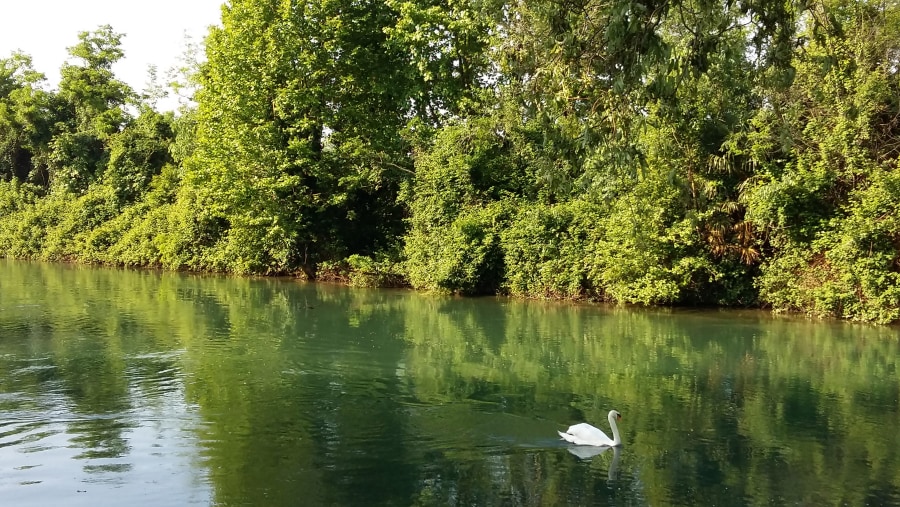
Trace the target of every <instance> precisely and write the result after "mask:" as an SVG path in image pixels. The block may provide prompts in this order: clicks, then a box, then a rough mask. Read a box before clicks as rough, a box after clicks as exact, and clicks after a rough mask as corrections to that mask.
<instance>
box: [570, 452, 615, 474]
mask: <svg viewBox="0 0 900 507" xmlns="http://www.w3.org/2000/svg"><path fill="white" fill-rule="evenodd" d="M610 449H612V451H613V457H612V461H611V462H610V464H609V470H608V471H607V474H606V477H607V479H609V480H611V481H614V480H616V478H617V476H618V472H619V456H620V455H621V453H622V449H621V448H619V447H595V446H593V445H573V446H571V447H569V452H570V453H571V454H572V455H574V456H577V457H578V458H580V459H583V460H590V459H593V458H594V457H595V456H599V455H601V454H603V453H604V452H606V451H608V450H610Z"/></svg>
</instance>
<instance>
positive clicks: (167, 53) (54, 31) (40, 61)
mask: <svg viewBox="0 0 900 507" xmlns="http://www.w3.org/2000/svg"><path fill="white" fill-rule="evenodd" d="M222 1H223V0H153V1H152V2H136V1H134V0H0V58H7V57H9V55H10V54H11V53H12V52H13V51H15V50H21V51H22V52H24V53H26V54H29V55H31V57H32V59H33V64H34V68H35V70H37V71H39V72H43V73H44V74H45V75H46V76H47V80H48V83H49V85H50V87H51V88H56V86H57V84H58V83H59V68H60V66H61V65H62V64H63V62H64V61H65V60H66V59H67V58H68V57H69V54H68V51H67V48H69V47H71V46H74V45H75V44H77V43H78V33H79V32H83V31H92V30H95V29H96V28H97V27H99V26H101V25H111V26H112V28H113V31H115V32H117V33H124V34H125V37H123V38H122V50H123V51H124V53H125V58H124V59H123V60H121V61H120V62H119V63H118V64H117V65H116V66H114V67H113V71H114V72H115V74H116V77H118V78H119V79H121V80H122V81H125V82H126V83H128V84H129V85H131V87H132V88H134V89H135V91H138V92H140V91H143V90H144V89H145V88H146V84H147V69H148V67H149V66H150V65H151V64H153V65H156V66H157V68H158V70H159V72H158V73H159V75H160V77H165V75H166V72H167V71H168V70H169V69H170V68H172V67H175V66H177V65H178V59H179V57H180V56H181V55H182V54H184V49H185V44H186V39H185V35H186V34H187V35H188V36H190V37H191V38H192V39H193V41H194V42H201V41H202V40H203V38H204V36H205V35H206V32H207V28H208V27H209V26H210V25H217V24H219V19H220V15H221V10H220V6H221V5H222Z"/></svg>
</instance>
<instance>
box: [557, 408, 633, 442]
mask: <svg viewBox="0 0 900 507" xmlns="http://www.w3.org/2000/svg"><path fill="white" fill-rule="evenodd" d="M621 418H622V414H620V413H618V412H616V411H615V410H610V411H609V416H608V417H607V419H609V426H610V428H612V434H613V437H612V438H609V437H608V436H606V433H603V431H602V430H600V429H599V428H595V427H593V426H591V425H590V424H588V423H581V424H576V425H574V426H569V429H568V430H566V432H565V433H563V432H562V431H557V433H559V436H561V437H562V438H563V440H565V441H566V442H572V443H573V444H575V445H594V446H598V447H617V446H620V445H622V438H621V437H619V427H618V426H616V421H617V420H618V419H621Z"/></svg>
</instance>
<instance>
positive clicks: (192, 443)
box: [0, 260, 900, 507]
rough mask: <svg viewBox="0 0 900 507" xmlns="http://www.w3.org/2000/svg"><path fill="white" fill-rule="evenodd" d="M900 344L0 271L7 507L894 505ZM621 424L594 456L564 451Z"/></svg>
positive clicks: (112, 274) (356, 296)
mask: <svg viewBox="0 0 900 507" xmlns="http://www.w3.org/2000/svg"><path fill="white" fill-rule="evenodd" d="M898 362H900V331H898V330H897V329H896V328H876V327H864V326H856V325H850V324H840V323H821V322H818V323H817V322H807V321H804V320H802V319H789V318H772V317H770V316H768V315H767V314H764V313H757V312H718V311H675V312H672V311H662V310H655V311H635V310H626V309H615V308H604V307H596V306H573V305H564V304H549V303H540V302H517V301H508V300H501V299H495V298H485V299H455V298H441V297H430V296H422V295H417V294H414V293H411V292H405V291H386V290H361V289H351V288H346V287H335V286H329V285H308V284H300V283H297V282H294V281H291V280H271V279H262V280H257V279H239V278H224V277H212V276H197V275H187V274H173V273H157V272H135V271H123V270H114V269H98V268H87V267H77V266H64V265H52V264H34V263H22V262H12V261H3V260H0V504H2V505H11V506H12V505H15V506H46V505H66V506H74V505H85V506H98V505H126V506H129V507H137V506H142V505H153V506H156V505H223V506H237V505H241V506H255V505H259V506H280V505H400V506H403V505H476V506H481V505H657V506H661V505H854V506H855V505H877V506H880V505H900V431H898V428H900V379H898ZM611 408H616V409H618V410H619V411H620V412H621V413H622V415H623V419H622V421H621V423H620V429H621V432H622V439H623V441H624V444H623V446H622V447H621V449H617V450H615V451H607V452H604V453H600V454H597V455H593V456H592V455H591V454H592V453H590V452H585V449H578V448H573V447H571V446H569V445H568V444H565V442H561V441H560V440H559V438H558V437H557V435H556V430H558V429H564V428H565V427H566V426H568V425H569V424H574V423H576V422H582V421H589V422H593V423H595V424H596V425H598V426H600V427H601V428H603V429H605V430H608V427H607V422H606V413H607V411H608V410H609V409H611Z"/></svg>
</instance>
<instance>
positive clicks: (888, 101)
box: [0, 0, 900, 323]
mask: <svg viewBox="0 0 900 507" xmlns="http://www.w3.org/2000/svg"><path fill="white" fill-rule="evenodd" d="M120 40H121V35H120V34H117V33H115V32H114V31H113V30H112V28H111V27H108V26H105V27H100V28H99V29H97V30H96V31H94V32H84V33H82V34H80V35H79V38H78V43H77V44H76V45H75V46H73V47H72V48H70V53H71V55H72V61H70V62H69V63H67V64H65V65H64V66H63V69H62V72H61V75H62V79H61V81H60V83H59V86H58V89H55V90H49V89H47V88H46V85H45V84H43V83H44V81H43V77H42V75H41V74H39V73H38V72H36V71H35V70H34V69H33V68H32V66H31V63H30V60H29V58H28V57H27V56H26V55H21V54H13V55H11V56H10V57H9V58H6V59H3V60H0V254H2V255H5V256H8V257H23V258H37V259H48V260H72V261H78V262H96V263H106V264H119V265H130V266H157V267H164V268H167V269H181V270H211V271H224V272H234V273H258V274H302V275H303V276H306V277H309V278H316V277H320V278H321V277H328V278H338V279H345V280H349V281H350V282H351V283H355V284H362V285H366V284H376V285H380V284H389V285H397V284H402V283H408V284H409V285H411V286H413V287H414V288H417V289H423V290H436V291H447V292H453V293H461V294H483V293H508V294H512V295H516V296H522V297H541V298H543V297H546V298H565V299H593V300H607V301H615V302H623V303H638V304H712V305H740V306H768V307H771V308H773V309H775V310H787V311H799V312H806V313H809V314H811V315H816V316H823V317H838V318H845V319H853V320H863V321H874V322H882V323H888V322H896V321H898V320H900V219H898V218H897V217H898V216H900V200H898V198H897V197H896V196H897V195H900V194H898V190H900V142H898V139H900V101H898V98H897V97H900V4H898V3H897V2H896V1H895V0H877V1H876V0H862V1H858V0H854V1H851V0H812V1H809V2H775V1H771V0H738V1H731V0H729V1H719V2H702V1H699V0H680V1H671V0H660V1H652V2H649V3H647V2H638V1H633V0H617V1H615V2H598V1H596V0H576V1H574V2H567V3H559V2H553V1H549V0H529V1H527V2H501V1H496V0H485V1H477V2H476V1H472V2H442V1H435V0H407V1H399V0H385V1H377V0H363V1H361V2H346V1H341V0H316V1H314V2H307V3H299V2H293V1H281V2H275V1H272V0H233V1H230V2H228V3H227V4H226V5H225V6H223V9H222V24H221V26H220V27H215V28H212V29H211V32H210V34H209V36H208V37H207V39H206V61H205V62H204V63H202V64H200V65H199V68H196V69H190V71H189V74H190V76H191V77H192V79H194V80H195V85H196V89H197V92H196V95H195V96H194V99H195V101H196V107H192V108H185V109H183V110H181V111H179V114H177V115H176V114H173V113H165V112H159V111H156V110H155V109H154V107H153V100H152V98H150V97H141V96H139V95H138V94H136V93H135V92H134V91H133V90H131V89H129V88H128V86H127V85H125V84H124V83H122V82H120V81H118V80H117V79H116V78H115V76H114V75H113V73H112V71H111V66H112V64H113V63H115V62H116V61H117V60H118V59H120V58H122V56H123V54H122V51H121V49H120Z"/></svg>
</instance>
